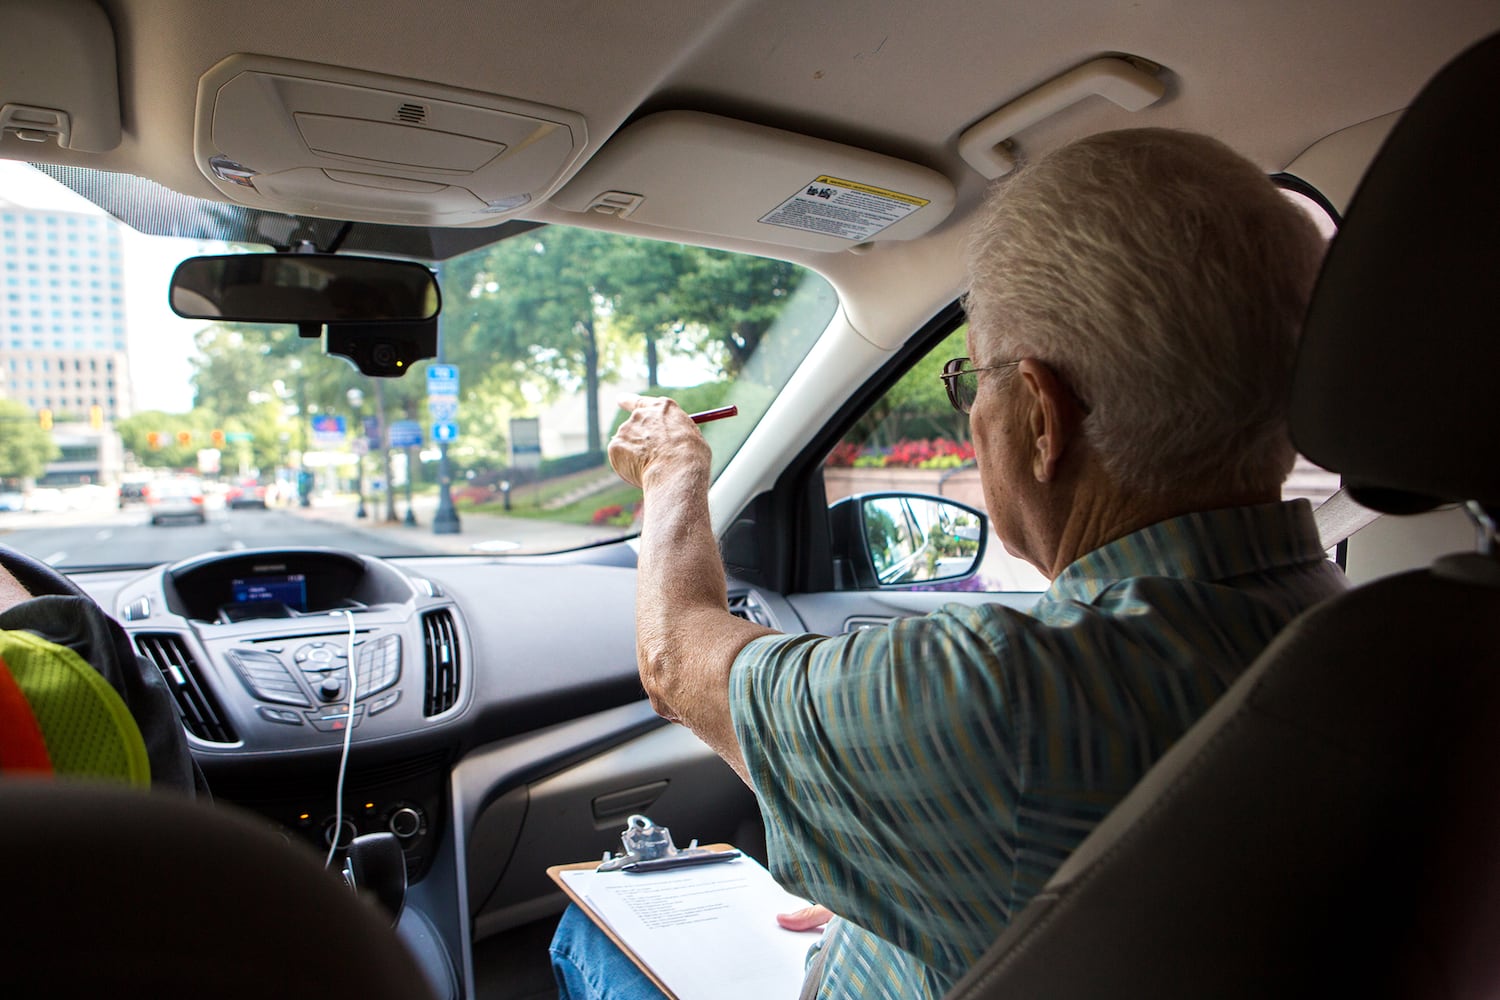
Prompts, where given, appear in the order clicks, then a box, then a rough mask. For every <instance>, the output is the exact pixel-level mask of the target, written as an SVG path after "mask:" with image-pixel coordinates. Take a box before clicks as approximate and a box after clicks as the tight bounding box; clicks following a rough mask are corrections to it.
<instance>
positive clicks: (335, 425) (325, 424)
mask: <svg viewBox="0 0 1500 1000" xmlns="http://www.w3.org/2000/svg"><path fill="white" fill-rule="evenodd" d="M312 433H313V440H314V441H315V442H317V443H318V444H319V445H321V446H322V447H325V448H335V447H338V446H339V445H341V444H343V443H344V418H343V417H339V416H334V415H332V414H327V413H320V414H318V415H317V416H315V417H313V418H312Z"/></svg>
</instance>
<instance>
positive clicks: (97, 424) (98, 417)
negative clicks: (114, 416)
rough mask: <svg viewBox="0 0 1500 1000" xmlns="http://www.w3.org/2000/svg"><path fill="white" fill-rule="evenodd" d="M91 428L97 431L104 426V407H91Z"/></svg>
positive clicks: (95, 405)
mask: <svg viewBox="0 0 1500 1000" xmlns="http://www.w3.org/2000/svg"><path fill="white" fill-rule="evenodd" d="M89 426H90V427H92V428H93V429H94V430H96V431H97V430H98V429H99V428H101V427H103V426H104V407H102V406H100V405H98V404H97V403H96V404H94V405H93V406H90V407H89Z"/></svg>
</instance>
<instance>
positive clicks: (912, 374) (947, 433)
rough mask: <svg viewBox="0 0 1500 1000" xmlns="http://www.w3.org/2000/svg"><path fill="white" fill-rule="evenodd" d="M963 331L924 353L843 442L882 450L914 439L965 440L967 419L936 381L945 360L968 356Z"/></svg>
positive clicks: (954, 333) (959, 329)
mask: <svg viewBox="0 0 1500 1000" xmlns="http://www.w3.org/2000/svg"><path fill="white" fill-rule="evenodd" d="M967 330H968V327H967V326H962V327H959V328H958V329H957V330H955V331H954V332H953V333H951V334H949V335H948V336H947V337H946V338H945V339H944V340H943V342H942V343H941V344H939V345H938V346H937V347H936V348H934V349H933V350H931V351H929V352H927V354H926V356H925V357H923V358H922V360H921V361H918V362H917V363H916V364H915V365H913V366H912V367H911V368H910V369H909V370H908V371H907V373H906V374H905V375H903V376H901V379H900V380H899V381H898V382H896V384H895V385H893V386H891V387H890V389H889V390H887V391H886V393H885V395H884V396H882V397H881V399H880V400H879V402H877V403H876V404H875V405H874V406H873V407H871V409H870V411H869V412H868V413H866V414H865V415H864V416H863V417H861V418H860V419H859V422H858V423H856V424H855V425H854V427H853V428H852V429H851V430H850V431H849V433H848V434H847V435H845V440H848V441H858V442H862V443H863V444H864V445H866V446H868V447H872V448H884V447H889V446H890V445H893V444H895V443H896V442H898V441H902V440H908V439H914V438H949V439H952V440H965V439H967V438H968V436H969V418H968V417H966V416H965V415H964V414H962V413H959V412H958V411H957V410H955V409H954V408H953V405H952V404H951V403H949V402H948V392H947V390H946V389H944V388H943V380H942V379H941V378H939V376H940V375H941V374H942V372H943V365H944V364H945V363H946V362H947V361H948V359H950V358H956V357H962V356H963V355H965V354H967V353H968V351H967V347H966V346H965V335H966V331H967Z"/></svg>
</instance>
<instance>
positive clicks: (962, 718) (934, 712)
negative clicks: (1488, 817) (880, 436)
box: [730, 500, 1344, 998]
mask: <svg viewBox="0 0 1500 1000" xmlns="http://www.w3.org/2000/svg"><path fill="white" fill-rule="evenodd" d="M1343 586H1344V582H1343V575H1342V574H1341V573H1340V572H1339V570H1338V568H1337V567H1336V566H1334V565H1333V564H1332V563H1330V562H1329V561H1328V560H1327V558H1326V556H1325V554H1324V552H1323V551H1322V549H1321V548H1320V547H1319V543H1318V533H1317V528H1316V526H1315V525H1314V523H1313V518H1312V510H1311V507H1310V506H1309V505H1308V504H1307V502H1306V501H1305V500H1298V501H1292V502H1289V503H1275V504H1265V505H1260V506H1254V507H1237V508H1229V509H1224V510H1215V511H1206V512H1200V513H1195V514H1188V515H1185V516H1183V517H1177V518H1173V519H1171V520H1168V521H1163V522H1161V523H1159V524H1155V525H1152V526H1150V527H1148V528H1145V529H1143V530H1141V531H1137V532H1135V533H1134V534H1131V535H1128V536H1126V537H1125V538H1122V539H1119V540H1118V541H1115V542H1111V543H1110V544H1108V545H1105V546H1104V547H1102V548H1099V549H1096V550H1095V551H1093V552H1091V553H1089V554H1088V555H1086V556H1084V557H1083V558H1082V559H1079V560H1078V561H1077V562H1075V563H1073V564H1072V565H1071V566H1069V567H1068V568H1067V569H1065V570H1064V571H1063V572H1062V574H1061V575H1059V576H1058V577H1057V579H1056V580H1055V581H1054V582H1053V584H1052V587H1051V588H1050V589H1049V590H1048V591H1047V592H1046V594H1044V595H1043V596H1042V598H1041V599H1040V600H1039V601H1038V603H1037V604H1036V605H1035V606H1034V607H1033V608H1032V609H1031V611H1030V613H1023V612H1019V611H1015V610H1013V609H1011V608H1007V607H1004V606H1002V605H995V604H990V605H983V606H978V607H968V606H963V605H948V606H946V607H944V608H943V609H941V610H939V611H937V612H935V613H934V614H930V615H926V616H924V617H920V618H909V619H903V620H900V621H896V622H893V623H892V624H890V625H889V626H886V627H885V628H881V629H870V630H867V631H863V632H856V633H853V634H849V635H842V636H836V637H832V638H828V637H822V636H815V635H776V636H767V637H765V638H761V639H757V640H755V641H754V642H752V643H750V644H749V645H748V646H746V647H745V649H744V650H743V651H742V652H741V653H740V655H739V657H738V658H737V659H736V661H735V664H734V670H733V673H732V676H731V680H730V705H731V711H732V715H733V718H734V724H735V732H736V735H737V736H738V739H739V744H740V747H741V749H742V750H743V752H744V755H745V762H746V764H747V765H748V767H749V771H750V776H751V780H752V782H753V784H754V786H755V790H756V794H757V795H758V797H759V799H760V804H761V811H762V814H763V816H764V818H765V820H766V829H767V837H768V841H769V847H770V860H771V869H772V871H773V872H774V873H775V875H776V877H777V878H778V879H779V880H780V881H781V882H782V883H783V884H784V885H786V886H787V887H788V888H790V889H792V890H793V891H795V892H798V893H800V894H802V895H805V896H806V897H807V898H809V899H813V900H816V901H818V902H820V903H823V904H824V905H826V906H828V907H829V908H830V909H832V910H833V911H834V912H835V913H838V914H840V915H841V916H842V917H843V918H845V919H842V920H839V921H835V923H834V924H833V925H831V926H830V928H829V930H828V932H827V933H826V934H825V937H824V940H825V942H826V944H825V948H826V950H827V961H826V963H825V966H824V976H823V981H822V984H821V989H820V991H819V996H820V997H846V996H858V997H891V998H908V997H915V996H924V995H925V996H930V997H937V996H941V995H942V994H943V993H944V992H946V990H947V989H948V988H949V987H950V986H952V985H953V983H954V982H955V981H956V980H957V979H958V978H959V977H960V976H961V975H962V974H963V973H964V971H965V970H966V969H968V968H969V966H970V965H972V964H973V963H974V962H975V960H976V959H978V957H979V956H980V954H981V953H982V952H983V951H984V950H985V948H986V947H988V946H989V944H990V943H991V942H992V941H993V940H994V939H995V937H996V936H997V935H998V934H999V932H1000V931H1001V929H1002V928H1004V927H1005V925H1006V924H1007V923H1008V922H1009V921H1010V919H1011V917H1012V916H1013V915H1014V914H1016V913H1017V912H1019V910H1020V909H1021V907H1023V906H1025V905H1026V903H1027V901H1028V900H1030V899H1031V898H1032V896H1033V895H1035V894H1036V893H1037V891H1038V890H1040V889H1041V887H1042V885H1043V884H1044V883H1045V882H1046V881H1047V879H1048V877H1050V876H1051V874H1052V872H1053V871H1055V870H1056V869H1057V867H1058V865H1060V864H1061V863H1062V861H1063V859H1064V858H1066V857H1067V856H1068V854H1069V853H1070V852H1071V851H1072V850H1073V848H1075V847H1076V846H1077V845H1078V843H1079V842H1080V841H1082V840H1083V838H1084V837H1085V836H1086V835H1087V834H1088V832H1089V830H1091V829H1092V828H1093V827H1094V825H1095V824H1096V823H1098V822H1099V820H1101V819H1102V818H1103V817H1104V815H1105V814H1106V813H1107V812H1108V811H1109V810H1110V809H1111V808H1112V807H1113V806H1114V805H1115V803H1116V802H1118V801H1119V800H1120V799H1121V798H1122V797H1123V796H1124V795H1125V793H1126V792H1127V791H1129V789H1130V788H1131V786H1132V785H1134V784H1135V782H1136V781H1137V780H1138V779H1139V778H1140V777H1141V776H1142V775H1143V774H1144V773H1145V772H1146V770H1147V768H1149V767H1150V766H1151V764H1152V763H1153V762H1154V761H1156V759H1157V758H1159V757H1160V756H1161V755H1162V753H1163V752H1165V751H1166V749H1167V747H1168V746H1170V745H1171V744H1172V742H1173V741H1174V740H1176V739H1177V738H1178V737H1179V736H1180V735H1181V734H1182V733H1183V732H1184V731H1185V730H1186V729H1187V728H1188V727H1189V726H1191V725H1192V724H1193V722H1194V721H1195V720H1196V719H1197V718H1198V717H1199V716H1201V715H1202V714H1203V712H1204V711H1205V710H1206V709H1207V708H1208V706H1209V705H1210V704H1211V703H1212V702H1213V701H1214V699H1216V698H1217V697H1218V696H1219V695H1220V694H1222V693H1223V692H1224V690H1225V689H1226V688H1227V687H1228V686H1229V685H1230V684H1231V683H1232V682H1233V681H1234V679H1235V678H1236V677H1237V676H1239V674H1240V672H1241V671H1243V670H1244V669H1245V667H1247V666H1248V665H1249V664H1250V662H1251V661H1252V660H1253V659H1254V658H1255V657H1256V656H1257V655H1258V654H1259V653H1260V651H1261V649H1263V648H1264V647H1265V646H1266V644H1267V643H1268V642H1269V641H1270V640H1271V638H1272V637H1273V636H1274V635H1275V634H1276V633H1277V632H1278V631H1279V630H1280V629H1281V628H1282V627H1283V626H1285V625H1286V624H1287V622H1289V621H1290V620H1291V619H1292V618H1293V617H1295V616H1296V615H1297V614H1298V613H1300V612H1301V611H1303V610H1304V609H1306V608H1308V607H1310V606H1311V605H1312V604H1314V603H1316V602H1317V601H1319V600H1321V599H1322V598H1324V597H1328V596H1330V595H1331V594H1333V593H1335V592H1337V591H1339V590H1341V589H1342V588H1343Z"/></svg>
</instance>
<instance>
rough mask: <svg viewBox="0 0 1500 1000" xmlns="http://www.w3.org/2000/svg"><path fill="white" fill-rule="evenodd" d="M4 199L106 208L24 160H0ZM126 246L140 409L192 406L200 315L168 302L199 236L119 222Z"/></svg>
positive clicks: (129, 337) (60, 207) (129, 339)
mask: <svg viewBox="0 0 1500 1000" xmlns="http://www.w3.org/2000/svg"><path fill="white" fill-rule="evenodd" d="M0 198H3V199H5V200H6V201H11V202H14V203H16V204H18V205H22V206H24V207H27V208H37V209H44V210H47V209H50V210H53V211H66V212H81V213H84V214H88V215H104V214H105V213H104V211H103V210H102V209H100V208H98V207H97V206H95V205H93V204H92V203H90V202H88V201H86V200H85V199H83V198H81V197H79V196H78V195H76V194H74V193H73V192H72V191H69V190H68V189H67V188H65V187H63V186H62V185H60V184H58V183H56V182H55V181H53V180H52V178H50V177H47V176H46V175H44V174H42V173H39V172H38V171H36V170H33V169H32V168H31V167H30V166H28V165H27V164H24V163H17V162H15V161H11V160H0ZM120 232H121V236H122V242H123V247H124V256H125V261H124V268H125V274H124V282H125V327H126V347H127V349H128V356H129V362H130V378H131V382H132V383H133V384H134V388H135V408H136V409H137V410H166V411H168V412H173V413H179V412H185V411H187V410H189V409H191V408H192V405H193V391H192V385H191V384H190V383H189V381H188V379H189V377H190V376H191V375H192V372H193V369H192V365H191V364H190V363H189V360H188V359H189V358H190V357H191V356H192V354H193V333H194V332H195V331H196V330H198V329H199V328H200V327H201V326H202V325H203V321H202V320H187V319H182V318H181V317H180V316H177V315H176V314H174V313H173V312H172V310H171V309H170V308H169V307H168V305H167V283H168V281H169V280H170V279H171V277H172V269H173V268H175V267H176V266H177V264H178V262H179V261H180V260H181V259H182V258H183V257H184V256H186V255H188V254H191V253H197V252H200V251H199V246H200V244H199V243H198V242H197V241H188V240H174V239H170V238H164V237H153V236H143V235H142V234H140V233H137V232H136V231H135V230H133V229H131V228H130V227H129V226H126V225H123V224H121V225H120Z"/></svg>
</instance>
